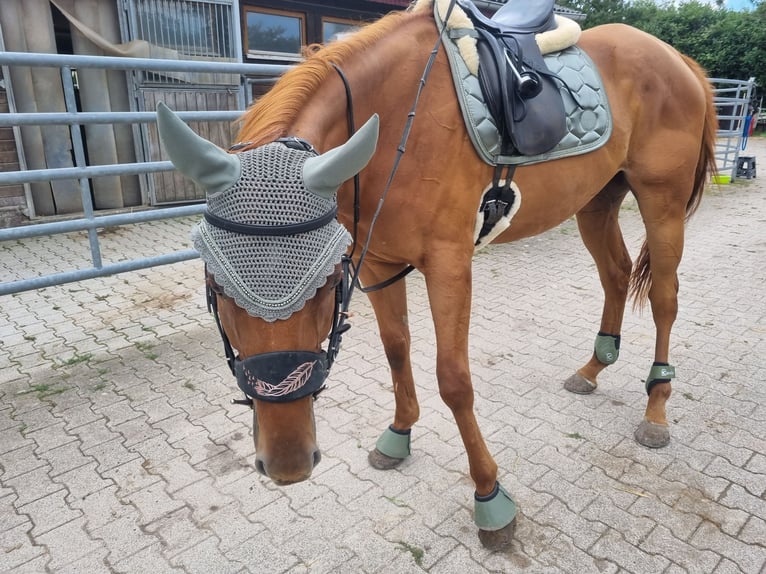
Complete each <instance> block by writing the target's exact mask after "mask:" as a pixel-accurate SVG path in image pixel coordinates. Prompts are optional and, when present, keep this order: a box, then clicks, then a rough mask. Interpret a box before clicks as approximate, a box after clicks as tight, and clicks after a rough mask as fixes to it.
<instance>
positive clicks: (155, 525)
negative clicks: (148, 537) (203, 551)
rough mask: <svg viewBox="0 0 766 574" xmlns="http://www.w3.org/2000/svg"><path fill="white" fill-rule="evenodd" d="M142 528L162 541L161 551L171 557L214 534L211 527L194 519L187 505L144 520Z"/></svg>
mask: <svg viewBox="0 0 766 574" xmlns="http://www.w3.org/2000/svg"><path fill="white" fill-rule="evenodd" d="M143 528H144V531H145V532H147V533H149V534H152V535H154V536H155V538H157V539H158V540H160V541H161V542H162V552H163V554H164V556H165V557H166V558H172V557H173V556H176V555H177V554H180V553H181V552H184V551H185V550H187V549H189V548H192V547H194V546H196V545H197V544H200V543H201V542H203V541H204V540H207V539H208V538H210V537H211V536H214V534H215V533H214V531H213V529H210V528H207V526H206V525H203V524H202V523H200V522H198V521H197V520H195V519H194V517H193V516H192V511H191V509H190V508H189V507H187V506H184V507H181V508H178V509H176V510H173V511H171V512H166V513H163V514H162V515H161V516H159V517H157V518H155V519H154V520H153V521H151V522H146V523H145V525H144V526H143Z"/></svg>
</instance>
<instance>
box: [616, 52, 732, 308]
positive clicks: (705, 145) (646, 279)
mask: <svg viewBox="0 0 766 574" xmlns="http://www.w3.org/2000/svg"><path fill="white" fill-rule="evenodd" d="M679 55H680V56H681V57H682V58H683V60H684V62H685V63H686V65H687V66H689V68H690V69H691V71H692V73H694V75H695V76H697V79H698V81H699V83H700V84H701V86H702V88H703V90H705V119H704V126H703V128H702V140H701V142H700V151H699V158H698V159H697V167H696V168H695V171H694V186H693V188H692V194H691V197H689V201H688V202H687V203H686V215H685V218H684V221H688V219H689V218H690V217H691V216H692V215H693V214H694V212H695V211H697V208H698V207H699V205H700V202H701V201H702V193H703V191H704V189H705V184H706V183H707V181H708V177H709V176H710V174H713V175H715V174H716V173H717V172H718V168H717V167H716V161H715V141H716V137H717V135H716V132H717V130H718V119H717V112H716V109H715V103H714V102H713V86H712V85H711V84H710V82H709V81H708V79H707V76H706V74H705V70H704V69H703V68H702V66H700V65H699V64H698V63H697V62H695V61H694V60H692V59H691V58H689V57H688V56H684V55H683V54H679ZM651 286H652V273H651V268H650V266H649V247H648V246H647V243H646V240H644V243H643V245H641V251H640V252H639V254H638V257H637V258H636V262H635V264H634V266H633V272H632V273H631V277H630V296H631V298H632V299H633V306H634V308H635V307H642V306H643V305H644V304H645V303H646V300H647V299H648V297H649V289H650V288H651Z"/></svg>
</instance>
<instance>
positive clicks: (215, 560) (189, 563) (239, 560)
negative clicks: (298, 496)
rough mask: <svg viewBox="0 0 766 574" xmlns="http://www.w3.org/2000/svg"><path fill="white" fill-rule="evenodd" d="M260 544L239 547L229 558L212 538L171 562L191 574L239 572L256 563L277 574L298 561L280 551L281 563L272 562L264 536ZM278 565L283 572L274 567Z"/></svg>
mask: <svg viewBox="0 0 766 574" xmlns="http://www.w3.org/2000/svg"><path fill="white" fill-rule="evenodd" d="M258 542H259V543H258V544H248V545H245V546H240V547H238V548H237V549H235V550H234V551H231V552H230V553H229V554H228V555H224V554H223V553H222V552H221V551H220V550H219V549H218V540H217V539H216V538H215V537H210V538H208V539H207V540H204V541H202V542H200V543H199V544H195V545H194V547H193V548H190V549H188V550H186V551H184V552H182V553H180V554H178V555H177V556H174V557H173V559H172V560H171V564H173V565H174V566H183V568H184V570H185V571H186V572H189V574H208V573H209V572H220V573H221V574H227V573H229V572H231V573H232V574H233V573H235V572H240V571H241V570H242V568H244V567H245V565H246V564H257V565H258V568H259V569H262V571H263V572H277V571H284V570H286V569H287V568H288V567H289V566H290V565H291V564H292V563H295V562H296V559H295V557H293V556H290V555H288V554H285V553H284V552H278V560H279V561H278V562H276V563H275V562H272V556H271V555H270V552H269V551H270V550H271V548H270V547H269V544H268V542H267V540H266V539H265V537H262V538H260V539H259V541H258ZM276 564H279V568H280V570H277V568H275V566H276Z"/></svg>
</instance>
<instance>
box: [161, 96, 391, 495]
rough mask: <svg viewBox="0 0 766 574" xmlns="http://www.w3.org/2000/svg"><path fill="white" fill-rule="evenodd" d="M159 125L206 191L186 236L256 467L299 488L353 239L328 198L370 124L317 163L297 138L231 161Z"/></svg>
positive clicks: (179, 162) (165, 122)
mask: <svg viewBox="0 0 766 574" xmlns="http://www.w3.org/2000/svg"><path fill="white" fill-rule="evenodd" d="M157 123H158V128H159V132H160V137H161V140H162V142H163V144H164V147H165V149H166V151H167V153H168V156H169V157H170V160H171V161H172V162H173V164H174V165H175V167H176V168H177V169H178V170H179V171H180V172H181V173H183V174H184V175H186V176H188V177H190V178H191V179H193V180H194V181H196V182H197V183H198V184H199V185H201V186H202V187H203V188H204V189H205V190H206V192H207V211H206V213H205V216H204V219H203V220H202V221H201V222H200V223H199V224H198V225H197V226H196V227H195V229H194V231H193V232H192V239H193V242H194V246H195V247H196V248H197V250H198V251H199V252H200V256H201V257H202V259H203V260H204V262H205V267H206V284H207V291H208V303H209V307H210V308H211V310H212V311H213V312H214V315H215V317H216V321H217V322H218V325H219V329H220V331H221V336H222V338H223V340H224V347H225V350H226V354H227V358H228V359H229V366H230V367H231V370H232V372H233V373H234V374H235V376H236V379H237V384H238V385H239V387H240V389H241V390H242V391H243V392H244V393H245V395H246V397H247V402H248V403H249V404H252V406H253V439H254V441H255V449H256V461H255V466H256V469H257V470H258V471H259V472H260V473H262V474H264V475H267V476H269V477H270V478H271V479H273V480H274V482H276V483H277V484H290V483H294V482H299V481H302V480H305V479H307V478H308V477H309V476H310V475H311V472H312V469H313V468H314V466H315V465H316V464H317V463H318V462H319V460H320V458H321V455H320V451H319V448H318V447H317V441H316V428H315V422H314V410H313V399H314V397H315V396H316V394H317V393H318V392H319V391H320V390H322V389H323V388H324V381H325V378H326V377H327V374H328V370H329V368H330V366H331V365H332V362H333V360H334V358H335V354H336V353H337V351H338V345H339V342H340V333H341V332H342V331H343V328H344V325H343V317H342V308H341V307H342V300H343V297H344V292H345V290H346V289H347V287H348V282H347V281H343V278H344V274H343V272H342V268H341V260H342V258H343V256H344V254H345V252H346V249H347V248H348V246H349V245H350V243H351V237H350V235H349V233H348V231H346V229H345V228H344V227H343V226H342V225H341V224H340V223H338V221H337V220H336V218H335V214H336V211H337V204H336V197H335V196H336V191H337V189H338V187H339V186H340V185H341V184H342V183H343V182H344V181H346V180H347V179H349V178H351V177H353V176H354V175H355V174H356V173H358V172H359V171H360V170H362V169H363V168H364V166H365V165H366V164H367V162H368V161H369V160H370V158H371V157H372V155H373V153H374V152H375V147H376V145H377V138H378V118H377V116H373V117H372V118H370V120H369V121H368V122H367V123H366V124H365V125H364V126H362V128H361V129H359V131H357V132H356V133H355V134H354V135H353V136H352V137H351V138H350V139H349V140H348V141H347V142H346V143H344V144H342V145H340V146H338V147H336V148H333V149H331V150H329V151H327V152H325V153H323V154H319V153H317V152H316V151H315V150H314V148H313V147H312V146H311V144H309V143H308V142H306V141H304V140H300V139H298V138H282V139H279V140H276V141H274V142H271V143H268V144H265V145H262V146H259V147H255V148H253V149H247V150H246V151H242V152H241V153H237V154H230V153H227V152H225V151H224V150H222V149H220V148H219V147H217V146H215V145H214V144H212V143H211V142H209V141H207V140H205V139H203V138H201V137H200V136H198V135H197V134H195V133H194V132H193V131H192V130H191V129H190V128H189V127H188V126H187V125H186V124H185V123H184V122H183V121H181V120H180V119H179V118H178V117H177V116H176V115H175V114H174V113H173V112H171V111H170V110H169V109H168V108H167V107H166V106H165V105H164V104H160V105H159V106H158V109H157ZM328 334H329V335H330V343H329V344H328V347H327V349H326V350H324V349H322V344H323V342H324V341H325V340H326V339H327V338H328Z"/></svg>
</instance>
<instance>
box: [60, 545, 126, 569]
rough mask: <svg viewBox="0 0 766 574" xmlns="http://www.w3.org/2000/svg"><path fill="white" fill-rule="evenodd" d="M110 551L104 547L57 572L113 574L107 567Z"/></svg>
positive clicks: (62, 567)
mask: <svg viewBox="0 0 766 574" xmlns="http://www.w3.org/2000/svg"><path fill="white" fill-rule="evenodd" d="M107 553H108V551H107V549H106V548H104V547H100V548H97V549H96V550H94V551H93V552H91V553H90V554H86V555H85V556H83V557H81V558H78V559H77V560H75V561H74V562H70V563H69V564H67V565H65V566H61V567H60V568H58V569H57V570H56V572H57V574H83V573H84V572H87V573H88V574H112V572H113V571H112V570H111V569H110V567H108V566H107V565H106V561H105V560H106V555H107Z"/></svg>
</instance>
